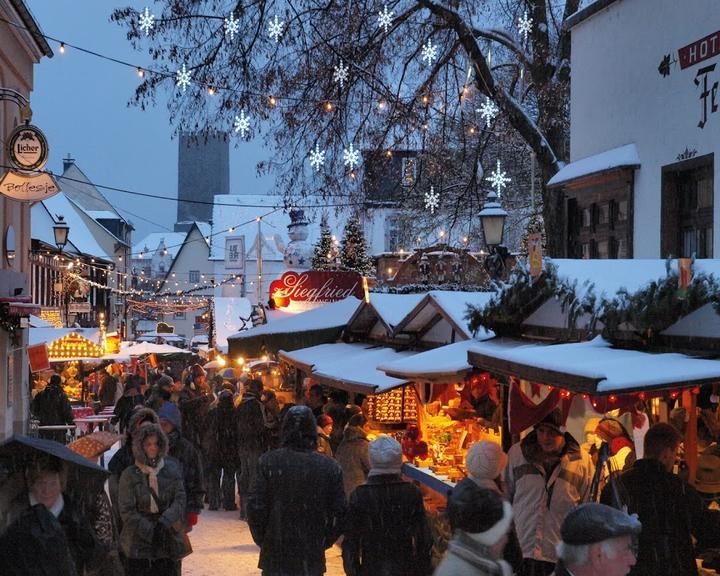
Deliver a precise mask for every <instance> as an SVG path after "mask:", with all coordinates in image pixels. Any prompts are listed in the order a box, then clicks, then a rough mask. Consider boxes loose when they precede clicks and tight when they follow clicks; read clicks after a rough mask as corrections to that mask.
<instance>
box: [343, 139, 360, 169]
mask: <svg viewBox="0 0 720 576" xmlns="http://www.w3.org/2000/svg"><path fill="white" fill-rule="evenodd" d="M343 162H344V164H345V166H347V167H349V168H350V170H355V166H357V165H358V164H360V150H355V147H354V146H353V145H352V142H351V143H350V148H346V149H345V150H344V151H343Z"/></svg>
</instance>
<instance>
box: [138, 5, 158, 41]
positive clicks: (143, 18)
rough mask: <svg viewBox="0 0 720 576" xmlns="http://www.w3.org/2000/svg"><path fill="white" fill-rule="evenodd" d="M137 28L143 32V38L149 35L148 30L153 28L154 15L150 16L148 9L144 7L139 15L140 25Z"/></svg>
mask: <svg viewBox="0 0 720 576" xmlns="http://www.w3.org/2000/svg"><path fill="white" fill-rule="evenodd" d="M138 28H140V30H142V31H143V32H145V36H149V35H150V30H152V29H153V28H155V15H154V14H150V8H148V7H147V6H145V10H144V11H143V12H142V14H140V24H139V25H138Z"/></svg>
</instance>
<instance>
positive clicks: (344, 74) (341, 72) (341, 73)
mask: <svg viewBox="0 0 720 576" xmlns="http://www.w3.org/2000/svg"><path fill="white" fill-rule="evenodd" d="M349 72H350V68H348V67H347V66H345V64H344V63H343V61H342V60H340V64H338V65H337V66H335V73H334V74H333V80H334V81H335V82H339V83H340V89H341V90H342V88H344V87H345V80H347V79H348V76H349V74H348V73H349Z"/></svg>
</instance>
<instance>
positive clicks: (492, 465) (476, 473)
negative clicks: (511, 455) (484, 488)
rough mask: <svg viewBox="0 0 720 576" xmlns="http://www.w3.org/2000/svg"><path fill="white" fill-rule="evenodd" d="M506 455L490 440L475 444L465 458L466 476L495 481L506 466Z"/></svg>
mask: <svg viewBox="0 0 720 576" xmlns="http://www.w3.org/2000/svg"><path fill="white" fill-rule="evenodd" d="M507 461H508V458H507V455H506V454H505V452H503V451H502V448H501V447H500V445H499V444H496V443H495V442H491V441H490V440H483V441H482V442H475V444H473V445H472V446H471V447H470V450H468V452H467V456H466V457H465V467H466V469H467V471H468V474H470V476H472V477H473V478H476V479H478V480H495V479H496V478H497V477H498V476H500V474H502V472H503V470H504V469H505V466H507Z"/></svg>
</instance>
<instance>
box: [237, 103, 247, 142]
mask: <svg viewBox="0 0 720 576" xmlns="http://www.w3.org/2000/svg"><path fill="white" fill-rule="evenodd" d="M234 127H235V132H240V138H243V139H244V138H245V136H246V135H247V133H248V132H249V131H250V117H249V116H245V110H241V111H240V116H235V124H234Z"/></svg>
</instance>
